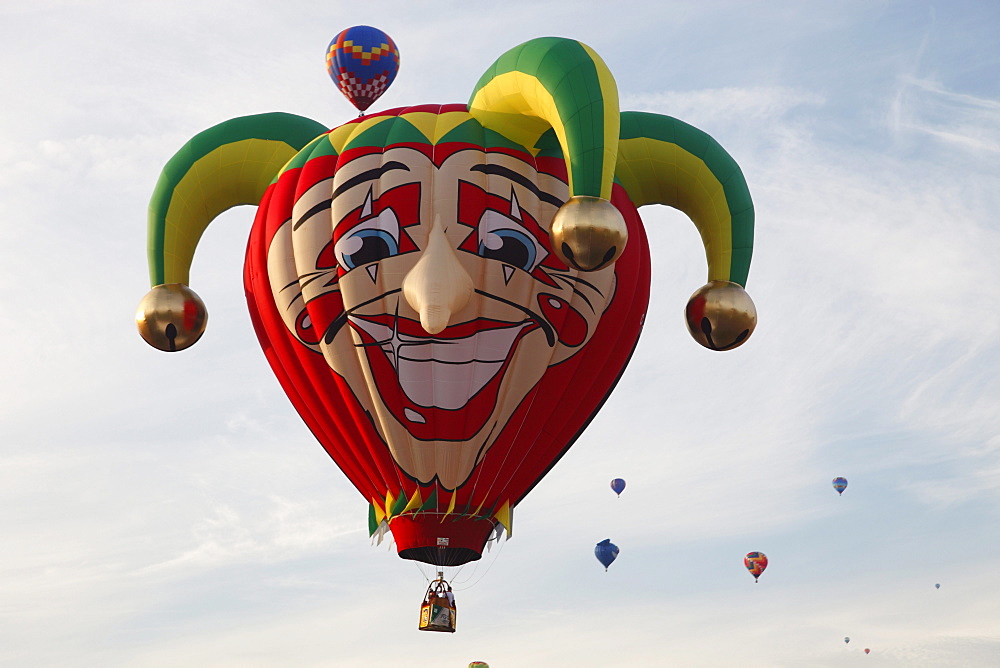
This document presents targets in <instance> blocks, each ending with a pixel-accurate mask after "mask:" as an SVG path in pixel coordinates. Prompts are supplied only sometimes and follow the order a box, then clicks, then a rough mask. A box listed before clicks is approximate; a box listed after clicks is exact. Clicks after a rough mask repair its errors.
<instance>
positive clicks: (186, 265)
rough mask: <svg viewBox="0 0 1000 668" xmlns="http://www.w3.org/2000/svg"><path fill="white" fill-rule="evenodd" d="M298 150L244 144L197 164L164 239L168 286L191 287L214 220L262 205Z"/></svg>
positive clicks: (170, 213)
mask: <svg viewBox="0 0 1000 668" xmlns="http://www.w3.org/2000/svg"><path fill="white" fill-rule="evenodd" d="M297 152H298V151H297V149H295V148H294V147H292V146H289V145H288V144H286V143H285V142H283V141H273V140H264V139H244V140H242V141H237V142H233V143H231V144H225V145H223V146H220V147H218V148H216V149H215V150H213V151H211V152H210V153H208V154H207V155H205V156H204V157H203V158H201V159H199V160H197V161H195V162H194V163H193V164H192V165H191V168H190V169H189V170H188V172H187V173H186V174H185V175H184V176H183V177H182V178H181V179H180V181H179V182H178V183H177V186H176V188H175V189H174V193H173V197H172V198H171V200H170V205H169V206H168V208H167V214H166V217H165V226H164V237H163V273H164V277H163V282H164V283H184V284H189V280H190V277H189V273H190V267H191V262H192V260H193V258H194V251H195V248H196V247H197V245H198V241H199V240H200V239H201V236H202V234H203V233H204V232H205V229H206V228H207V227H208V225H209V223H211V222H212V220H213V219H214V218H215V217H216V216H218V215H219V214H221V213H222V212H223V211H226V210H227V209H231V208H232V207H234V206H238V205H241V204H259V203H260V198H261V197H263V196H264V191H265V190H267V187H268V186H269V185H270V184H271V180H272V179H273V178H274V175H275V174H276V173H277V172H278V171H279V169H280V167H281V166H282V165H284V164H286V163H287V162H288V161H289V160H291V159H292V158H293V157H294V156H295V154H296V153H297Z"/></svg>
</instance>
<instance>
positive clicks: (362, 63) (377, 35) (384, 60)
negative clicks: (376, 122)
mask: <svg viewBox="0 0 1000 668" xmlns="http://www.w3.org/2000/svg"><path fill="white" fill-rule="evenodd" d="M326 71H327V72H328V73H329V75H330V78H331V79H333V82H334V83H335V84H337V88H339V89H340V92H341V93H343V94H344V97H346V98H347V99H348V100H350V102H351V104H353V105H354V106H355V107H357V108H358V111H361V112H364V111H365V110H366V109H368V107H370V106H371V105H372V103H373V102H375V100H377V99H378V98H379V97H380V96H381V95H382V93H384V92H385V91H386V89H387V88H388V87H389V84H391V83H392V80H393V79H395V78H396V72H398V71H399V49H397V48H396V44H395V43H394V42H393V41H392V38H390V37H389V36H388V35H386V34H385V33H384V32H382V31H381V30H379V29H378V28H372V27H371V26H354V27H353V28H348V29H347V30H345V31H343V32H342V33H340V34H339V35H337V36H336V37H334V38H333V40H332V41H331V42H330V46H328V47H327V49H326Z"/></svg>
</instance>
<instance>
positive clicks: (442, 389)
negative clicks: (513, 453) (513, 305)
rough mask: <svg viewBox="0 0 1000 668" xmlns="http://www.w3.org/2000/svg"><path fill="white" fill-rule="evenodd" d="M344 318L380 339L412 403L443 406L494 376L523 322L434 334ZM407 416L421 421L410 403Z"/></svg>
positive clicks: (465, 399) (461, 402) (460, 400)
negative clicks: (457, 333)
mask: <svg viewBox="0 0 1000 668" xmlns="http://www.w3.org/2000/svg"><path fill="white" fill-rule="evenodd" d="M348 318H349V320H350V321H351V323H352V324H354V325H355V326H356V327H358V328H359V329H362V330H364V331H365V332H366V333H367V334H368V335H369V336H370V337H372V338H373V339H374V340H375V341H377V342H378V343H379V344H380V348H381V349H382V352H383V353H385V355H386V357H387V358H388V359H389V362H390V363H391V364H392V366H393V367H394V368H395V369H396V375H397V377H398V378H399V385H400V387H401V388H402V390H403V393H404V394H405V395H406V396H407V398H409V400H410V401H412V402H413V403H414V404H416V405H417V406H424V407H428V408H431V407H433V408H442V409H445V410H456V409H459V408H461V407H462V406H465V404H467V403H469V400H470V399H471V398H472V397H474V396H475V395H476V393H477V392H479V390H481V389H483V387H485V386H486V384H487V383H489V382H490V380H492V379H493V377H494V376H496V374H497V373H498V372H499V371H500V369H501V368H502V367H503V363H504V361H505V360H506V359H507V357H508V355H509V354H510V350H511V347H513V345H514V342H515V341H516V340H517V336H518V334H520V332H521V330H523V329H524V328H525V327H526V326H527V323H521V324H517V325H512V326H510V327H503V328H498V329H488V330H483V331H480V332H476V333H475V334H472V335H470V336H466V337H463V338H460V339H437V338H434V337H430V336H428V337H414V336H408V335H406V334H401V333H399V332H397V331H394V330H393V329H392V328H390V327H387V326H385V325H382V324H379V323H374V322H371V321H369V320H365V319H363V318H358V317H355V316H348ZM427 365H430V366H427ZM430 379H433V382H431V381H430ZM411 412H412V413H413V415H410V413H411ZM406 417H407V419H409V420H410V421H411V422H417V423H423V422H424V421H425V420H424V418H423V416H421V415H420V414H418V413H416V412H415V411H411V410H410V409H406Z"/></svg>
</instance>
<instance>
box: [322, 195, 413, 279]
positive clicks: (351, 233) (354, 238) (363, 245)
mask: <svg viewBox="0 0 1000 668" xmlns="http://www.w3.org/2000/svg"><path fill="white" fill-rule="evenodd" d="M333 252H334V254H335V255H336V256H337V264H339V265H340V266H341V267H343V268H344V270H345V271H350V270H351V269H354V268H355V267H360V266H361V265H363V264H369V263H371V262H378V261H379V260H384V259H385V258H387V257H392V256H393V255H399V221H397V219H396V214H395V213H394V212H393V211H392V209H385V210H384V211H382V213H380V214H379V215H378V216H375V217H374V218H368V219H367V220H363V221H361V222H360V223H358V224H357V225H355V226H354V227H352V228H351V229H350V230H348V232H347V233H346V234H345V235H344V236H342V237H341V238H340V239H338V240H337V243H336V245H335V246H334V249H333Z"/></svg>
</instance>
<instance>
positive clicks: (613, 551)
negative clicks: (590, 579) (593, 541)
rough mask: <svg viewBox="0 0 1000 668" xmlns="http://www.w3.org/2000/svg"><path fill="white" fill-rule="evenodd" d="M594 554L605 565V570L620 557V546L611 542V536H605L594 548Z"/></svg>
mask: <svg viewBox="0 0 1000 668" xmlns="http://www.w3.org/2000/svg"><path fill="white" fill-rule="evenodd" d="M594 556H595V557H597V560H598V561H599V562H601V563H602V564H603V565H604V570H605V571H606V570H608V566H610V565H611V564H612V562H614V560H615V559H617V558H618V546H617V545H615V544H614V543H612V542H611V539H610V538H605V539H604V540H602V541H601V542H600V543H598V544H597V547H595V548H594Z"/></svg>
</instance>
